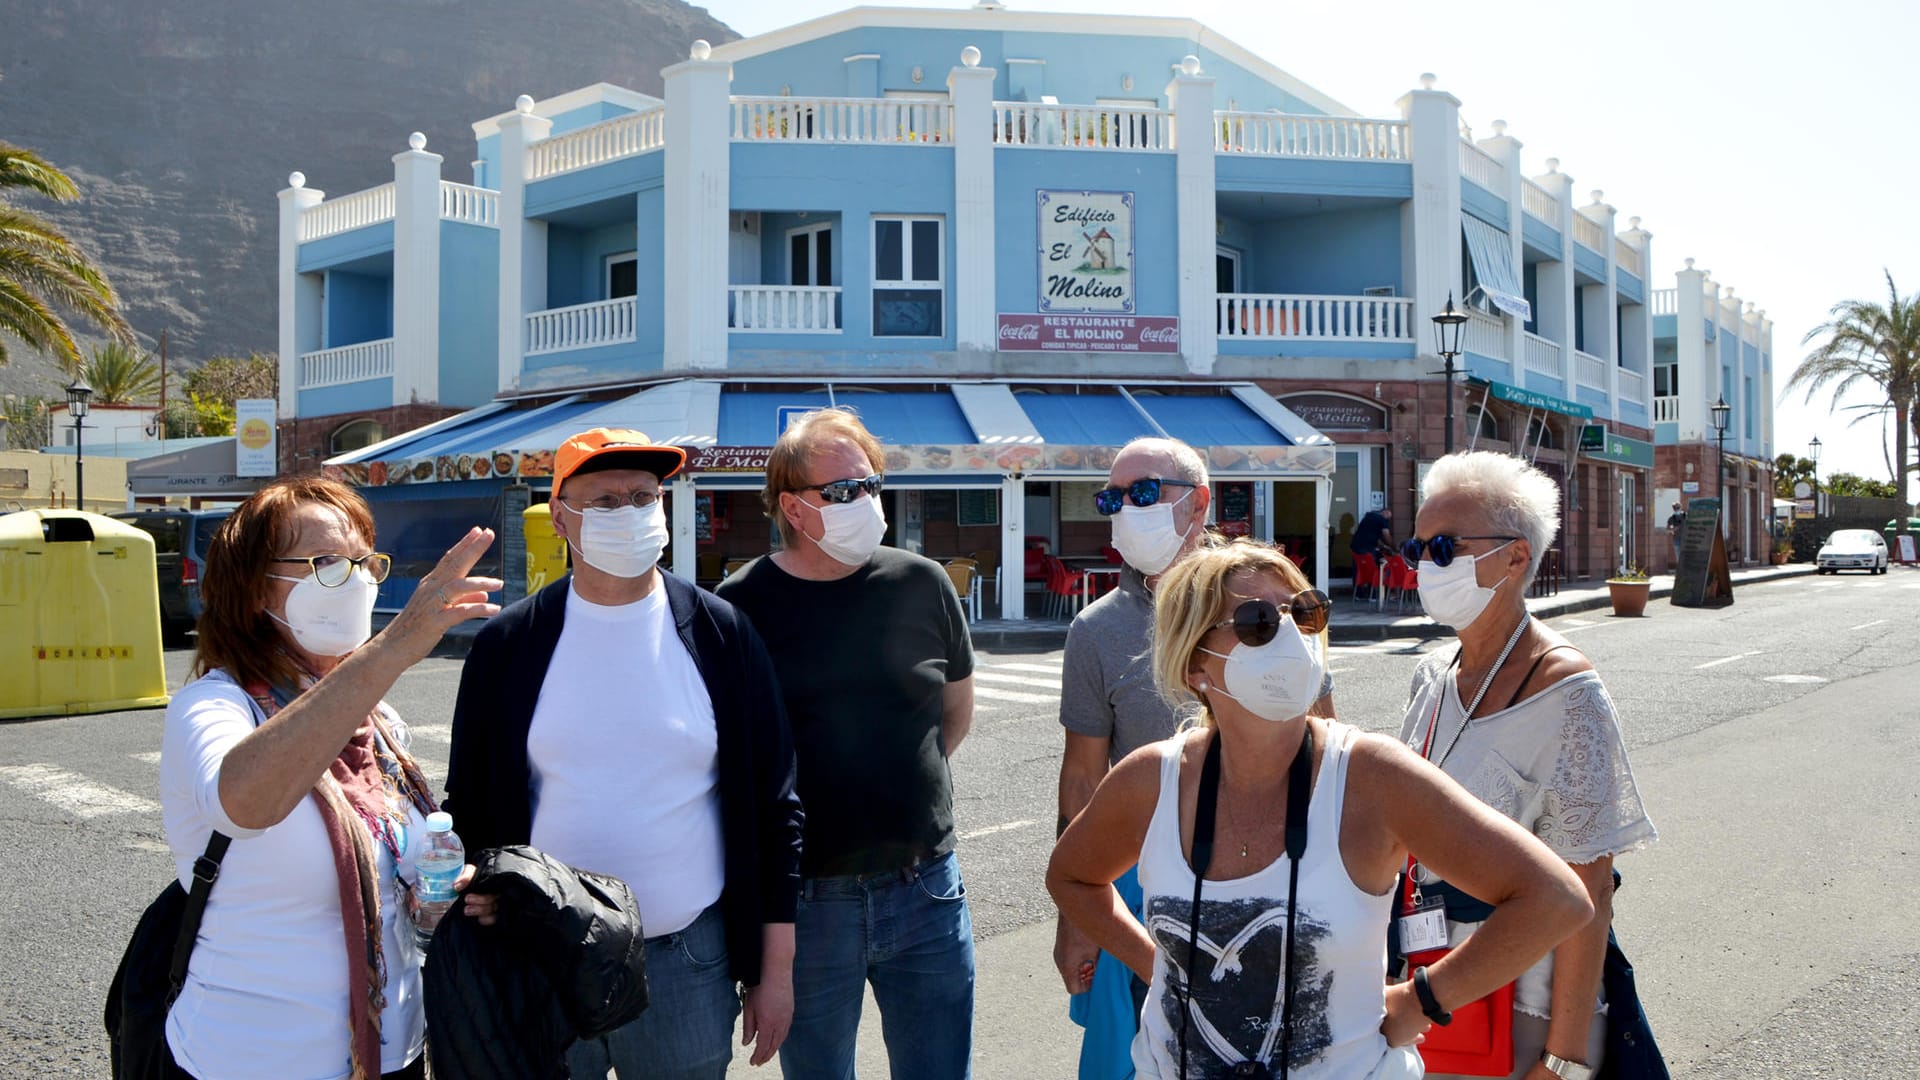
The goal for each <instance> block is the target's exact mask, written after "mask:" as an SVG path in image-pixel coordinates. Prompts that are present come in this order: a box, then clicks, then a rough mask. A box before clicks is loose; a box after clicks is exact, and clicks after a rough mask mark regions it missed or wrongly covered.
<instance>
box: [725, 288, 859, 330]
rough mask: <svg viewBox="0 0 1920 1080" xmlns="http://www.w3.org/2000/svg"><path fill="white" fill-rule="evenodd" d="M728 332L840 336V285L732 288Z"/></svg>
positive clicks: (729, 297)
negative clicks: (838, 334)
mask: <svg viewBox="0 0 1920 1080" xmlns="http://www.w3.org/2000/svg"><path fill="white" fill-rule="evenodd" d="M727 329H729V330H732V331H734V332H736V333H743V334H837V333H839V332H840V286H838V285H729V286H727Z"/></svg>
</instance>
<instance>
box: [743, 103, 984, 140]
mask: <svg viewBox="0 0 1920 1080" xmlns="http://www.w3.org/2000/svg"><path fill="white" fill-rule="evenodd" d="M732 100H733V141H734V142H774V143H836V144H849V143H866V144H877V145H884V146H934V145H938V144H942V143H951V142H952V141H953V106H952V105H951V104H949V103H947V102H944V101H897V100H892V99H888V98H802V97H749V96H739V95H736V96H735V97H734V98H733V99H732Z"/></svg>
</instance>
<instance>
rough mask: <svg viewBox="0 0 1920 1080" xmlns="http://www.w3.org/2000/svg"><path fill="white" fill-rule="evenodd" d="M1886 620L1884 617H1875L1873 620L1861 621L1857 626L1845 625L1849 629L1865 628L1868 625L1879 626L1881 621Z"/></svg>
mask: <svg viewBox="0 0 1920 1080" xmlns="http://www.w3.org/2000/svg"><path fill="white" fill-rule="evenodd" d="M1886 621H1887V620H1885V619H1875V620H1873V621H1872V622H1863V623H1861V624H1860V625H1859V626H1849V627H1847V629H1849V630H1865V629H1866V628H1867V627H1869V626H1879V625H1880V624H1881V623H1883V622H1886Z"/></svg>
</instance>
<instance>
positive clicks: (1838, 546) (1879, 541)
mask: <svg viewBox="0 0 1920 1080" xmlns="http://www.w3.org/2000/svg"><path fill="white" fill-rule="evenodd" d="M1814 566H1815V567H1816V569H1817V571H1818V572H1819V573H1822V574H1837V573H1839V572H1840V571H1842V570H1865V571H1866V572H1867V573H1869V574H1884V573H1886V572H1887V541H1886V538H1885V537H1883V536H1881V535H1880V534H1879V533H1877V532H1874V531H1873V530H1871V529H1841V530H1840V531H1839V532H1837V533H1834V534H1833V535H1832V536H1829V537H1827V542H1826V543H1824V544H1822V545H1820V554H1819V555H1818V556H1816V557H1815V559H1814Z"/></svg>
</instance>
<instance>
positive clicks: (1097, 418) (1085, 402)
mask: <svg viewBox="0 0 1920 1080" xmlns="http://www.w3.org/2000/svg"><path fill="white" fill-rule="evenodd" d="M1013 399H1014V400H1015V401H1017V402H1019V403H1020V407H1021V408H1022V409H1025V410H1026V413H1027V417H1028V419H1031V420H1032V421H1033V426H1034V428H1035V429H1037V430H1038V431H1039V432H1040V437H1041V438H1042V439H1044V440H1046V441H1047V442H1049V443H1054V444H1057V445H1061V446H1114V447H1118V446H1122V445H1125V444H1126V443H1127V442H1129V441H1131V440H1133V439H1137V438H1139V437H1140V436H1142V435H1159V434H1161V432H1160V431H1159V430H1158V429H1156V428H1155V427H1154V425H1153V423H1152V422H1151V421H1149V420H1148V419H1147V417H1146V416H1145V415H1143V414H1142V413H1141V411H1140V410H1139V409H1138V408H1135V407H1134V404H1133V402H1131V401H1128V400H1127V399H1126V398H1123V397H1121V396H1120V395H1119V394H1015V395H1014V396H1013Z"/></svg>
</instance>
